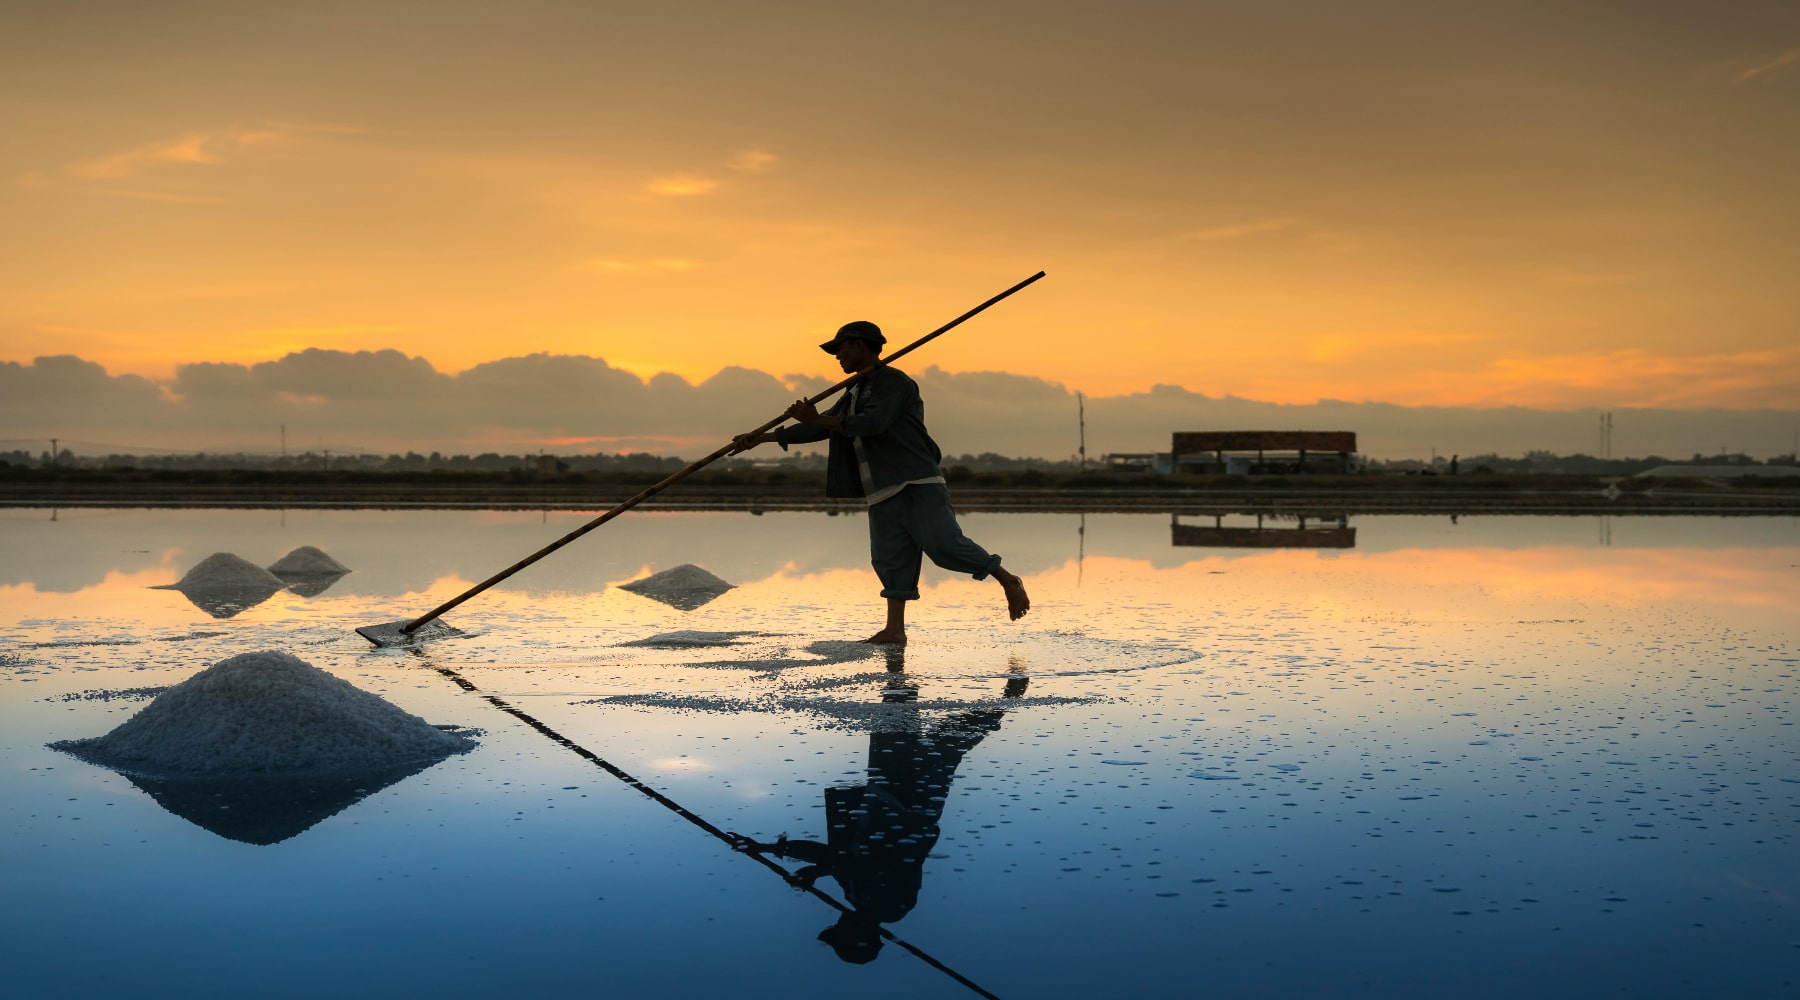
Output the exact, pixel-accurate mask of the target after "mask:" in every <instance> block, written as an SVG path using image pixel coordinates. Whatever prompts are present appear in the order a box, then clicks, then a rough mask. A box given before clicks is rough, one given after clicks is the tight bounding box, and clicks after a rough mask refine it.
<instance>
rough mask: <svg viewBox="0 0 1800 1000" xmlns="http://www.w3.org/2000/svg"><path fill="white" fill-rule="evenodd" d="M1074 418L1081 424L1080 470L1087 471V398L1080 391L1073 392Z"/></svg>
mask: <svg viewBox="0 0 1800 1000" xmlns="http://www.w3.org/2000/svg"><path fill="white" fill-rule="evenodd" d="M1075 412H1076V414H1077V416H1076V419H1077V420H1078V421H1079V422H1080V425H1081V451H1080V452H1079V454H1080V455H1081V471H1083V472H1086V471H1087V399H1086V398H1085V397H1083V396H1082V395H1081V393H1079V392H1078V393H1076V394H1075Z"/></svg>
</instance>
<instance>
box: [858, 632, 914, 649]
mask: <svg viewBox="0 0 1800 1000" xmlns="http://www.w3.org/2000/svg"><path fill="white" fill-rule="evenodd" d="M863 641H864V642H866V643H870V644H871V645H876V646H904V645H906V630H905V629H903V628H884V629H882V630H881V631H879V632H877V633H875V634H874V635H872V636H869V637H868V638H867V639H864V640H863Z"/></svg>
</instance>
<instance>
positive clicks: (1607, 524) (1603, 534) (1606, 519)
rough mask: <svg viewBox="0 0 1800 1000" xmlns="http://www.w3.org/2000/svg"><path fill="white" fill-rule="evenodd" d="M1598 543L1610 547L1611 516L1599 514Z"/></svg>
mask: <svg viewBox="0 0 1800 1000" xmlns="http://www.w3.org/2000/svg"><path fill="white" fill-rule="evenodd" d="M1600 544H1601V545H1602V546H1604V547H1606V548H1609V549H1610V548H1612V518H1611V517H1610V516H1608V515H1605V514H1602V515H1600Z"/></svg>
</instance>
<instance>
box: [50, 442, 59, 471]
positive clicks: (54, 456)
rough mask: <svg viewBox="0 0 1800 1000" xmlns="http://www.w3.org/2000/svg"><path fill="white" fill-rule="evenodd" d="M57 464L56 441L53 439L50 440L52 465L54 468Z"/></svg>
mask: <svg viewBox="0 0 1800 1000" xmlns="http://www.w3.org/2000/svg"><path fill="white" fill-rule="evenodd" d="M56 462H57V453H56V439H55V438H51V439H50V464H51V465H53V466H54V465H55V464H56Z"/></svg>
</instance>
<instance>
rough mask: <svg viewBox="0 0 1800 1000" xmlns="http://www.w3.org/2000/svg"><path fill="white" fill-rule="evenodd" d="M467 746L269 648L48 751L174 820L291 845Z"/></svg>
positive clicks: (254, 840) (470, 742) (233, 835)
mask: <svg viewBox="0 0 1800 1000" xmlns="http://www.w3.org/2000/svg"><path fill="white" fill-rule="evenodd" d="M474 745H475V741H474V740H472V739H470V738H469V737H468V736H464V735H459V734H457V733H451V732H446V731H444V730H442V729H438V728H437V727H435V726H432V725H431V724H429V723H427V722H425V721H424V720H423V719H420V718H419V717H418V716H415V715H412V714H410V713H407V712H405V711H402V710H401V709H399V708H397V707H395V706H394V705H392V704H389V703H388V702H387V701H384V700H383V699H382V698H380V697H379V696H377V695H374V694H370V693H369V692H367V691H363V690H361V689H359V688H357V687H355V686H354V685H352V684H350V683H349V682H348V681H344V680H340V679H339V678H336V677H333V676H332V675H330V674H328V673H326V672H325V671H323V670H320V669H318V668H317V667H314V666H312V665H311V664H308V663H305V662H302V661H301V660H299V659H297V658H295V657H293V656H290V655H288V654H286V653H281V652H273V651H270V652H261V653H245V654H242V655H240V656H234V657H231V658H230V659H228V660H223V661H221V662H219V663H217V664H214V665H213V666H211V667H209V668H207V669H206V670H203V671H201V672H200V673H198V674H195V675H194V676H193V677H190V678H188V679H187V680H186V681H183V682H182V683H180V684H177V685H175V686H174V687H172V688H169V689H168V690H167V691H165V692H163V693H162V694H161V695H159V696H158V697H157V698H156V700H154V701H152V702H151V703H150V704H149V705H147V706H145V707H144V709H143V710H142V711H140V712H138V713H137V714H136V715H134V716H132V717H131V718H130V719H128V720H126V721H125V722H124V723H123V724H121V725H120V726H119V727H118V728H116V729H114V730H113V731H112V732H110V733H107V734H106V735H105V736H99V737H94V738H92V739H85V740H67V741H64V742H60V743H52V744H50V746H51V747H52V748H53V749H56V750H61V751H64V752H66V753H69V754H73V755H74V756H76V757H79V758H81V759H83V760H86V761H88V762H89V763H93V764H99V765H101V766H104V767H109V768H113V769H114V770H118V771H121V772H123V773H125V775H126V777H128V778H129V779H130V780H131V781H132V783H133V784H135V785H137V786H138V787H140V788H142V789H144V790H145V791H146V792H148V793H150V795H151V796H152V797H153V798H155V799H156V801H157V802H158V803H160V804H161V805H163V807H164V808H166V809H168V810H169V811H170V812H173V813H175V814H176V815H178V816H181V817H183V818H185V819H188V820H190V821H192V822H194V823H196V824H199V825H200V826H203V827H206V828H207V829H209V830H212V831H214V832H215V833H218V834H220V835H221V836H225V837H230V838H231V839H233V840H242V841H246V842H249V843H255V844H272V843H275V842H276V841H279V840H285V839H287V838H288V837H292V836H294V835H295V834H297V833H299V832H301V831H302V830H305V829H306V828H308V827H310V826H312V825H313V824H314V823H317V822H319V821H320V820H323V819H325V818H326V817H328V816H330V815H332V814H334V813H336V812H338V811H339V810H342V809H344V808H345V807H347V806H349V805H351V804H353V803H355V802H357V801H358V800H360V799H362V798H364V797H365V796H367V795H369V794H372V793H373V792H375V791H379V790H380V789H382V788H385V787H387V786H388V785H390V784H393V783H394V782H396V781H399V780H401V779H402V778H405V777H407V776H408V775H411V774H415V773H417V772H419V771H422V770H424V769H425V768H427V767H430V766H431V765H432V764H435V763H437V762H438V761H439V760H442V759H443V758H444V757H446V756H449V755H451V754H455V753H461V752H463V751H465V750H468V749H470V748H472V747H473V746H474Z"/></svg>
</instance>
